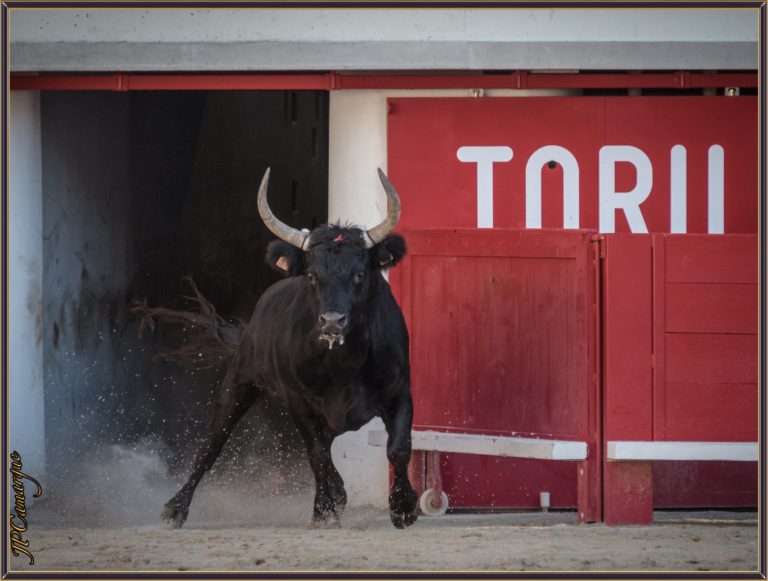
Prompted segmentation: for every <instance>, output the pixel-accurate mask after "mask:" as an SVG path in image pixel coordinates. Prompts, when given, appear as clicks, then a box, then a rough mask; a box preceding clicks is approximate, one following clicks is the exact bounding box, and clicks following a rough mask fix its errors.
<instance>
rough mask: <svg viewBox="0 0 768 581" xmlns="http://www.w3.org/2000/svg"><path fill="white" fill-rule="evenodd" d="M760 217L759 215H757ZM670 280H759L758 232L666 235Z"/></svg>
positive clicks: (728, 282) (687, 281)
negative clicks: (741, 234) (727, 234)
mask: <svg viewBox="0 0 768 581" xmlns="http://www.w3.org/2000/svg"><path fill="white" fill-rule="evenodd" d="M755 219H756V218H755ZM664 241H665V244H666V267H665V270H664V276H665V280H666V282H667V283H673V282H682V283H724V284H734V283H741V284H756V283H757V272H758V259H757V249H758V242H757V238H756V237H755V236H694V235H690V234H689V235H686V236H665V237H664Z"/></svg>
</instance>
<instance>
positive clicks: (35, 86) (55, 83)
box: [11, 73, 333, 91]
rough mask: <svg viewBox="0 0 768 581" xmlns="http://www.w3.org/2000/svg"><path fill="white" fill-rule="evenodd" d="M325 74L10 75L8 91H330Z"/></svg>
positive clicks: (331, 81)
mask: <svg viewBox="0 0 768 581" xmlns="http://www.w3.org/2000/svg"><path fill="white" fill-rule="evenodd" d="M332 84H333V77H332V76H331V75H330V74H329V73H318V74H295V73H278V74H262V73H229V74H227V73H225V74H210V73H192V74H142V73H114V74H109V75H43V76H27V75H12V76H11V90H20V91H198V90H200V91H203V90H204V91H256V90H318V91H327V90H330V89H332V88H333V86H332Z"/></svg>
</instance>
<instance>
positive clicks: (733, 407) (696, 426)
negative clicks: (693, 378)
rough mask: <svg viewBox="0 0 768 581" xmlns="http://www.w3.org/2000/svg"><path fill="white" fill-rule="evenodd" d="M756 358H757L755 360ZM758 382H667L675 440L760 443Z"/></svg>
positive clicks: (671, 437) (670, 434)
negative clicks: (758, 440)
mask: <svg viewBox="0 0 768 581" xmlns="http://www.w3.org/2000/svg"><path fill="white" fill-rule="evenodd" d="M755 358H756V357H755ZM757 410H758V397H757V385H756V384H755V383H686V382H681V383H673V382H668V383H667V434H666V437H667V439H668V440H671V441H704V442H706V441H715V442H718V441H720V442H756V441H757Z"/></svg>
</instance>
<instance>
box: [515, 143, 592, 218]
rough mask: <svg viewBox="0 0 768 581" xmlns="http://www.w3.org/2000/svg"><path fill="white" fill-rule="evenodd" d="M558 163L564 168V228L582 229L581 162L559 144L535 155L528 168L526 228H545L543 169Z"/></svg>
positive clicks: (539, 150) (526, 176) (545, 147)
mask: <svg viewBox="0 0 768 581" xmlns="http://www.w3.org/2000/svg"><path fill="white" fill-rule="evenodd" d="M550 161H555V162H557V163H559V164H560V165H561V166H562V168H563V228H571V229H574V228H578V227H579V163H578V162H577V161H576V158H575V157H573V154H572V153H571V152H570V151H568V150H567V149H565V148H564V147H560V146H559V145H545V146H544V147H541V148H539V149H537V150H536V151H534V152H533V154H532V155H531V157H530V158H529V159H528V163H527V164H526V166H525V227H526V228H541V170H542V169H543V167H544V164H546V163H548V162H550Z"/></svg>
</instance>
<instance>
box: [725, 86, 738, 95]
mask: <svg viewBox="0 0 768 581" xmlns="http://www.w3.org/2000/svg"><path fill="white" fill-rule="evenodd" d="M740 93H741V91H739V88H738V87H726V88H725V96H726V97H738V96H739V94H740Z"/></svg>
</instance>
